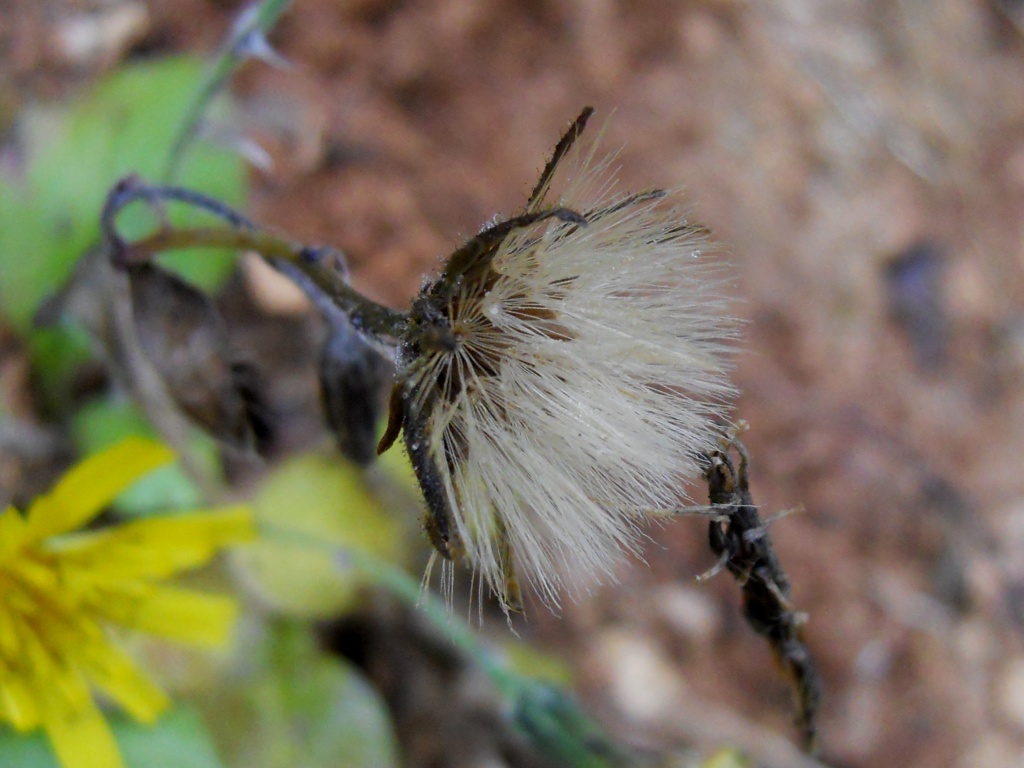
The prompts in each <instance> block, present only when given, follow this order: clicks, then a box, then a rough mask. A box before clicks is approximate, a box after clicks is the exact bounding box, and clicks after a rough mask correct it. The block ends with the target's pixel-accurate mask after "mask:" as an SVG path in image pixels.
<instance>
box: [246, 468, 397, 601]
mask: <svg viewBox="0 0 1024 768" xmlns="http://www.w3.org/2000/svg"><path fill="white" fill-rule="evenodd" d="M252 506H253V510H254V512H255V514H256V519H257V522H258V524H259V525H260V527H261V529H262V530H263V536H262V537H261V539H260V541H258V542H257V543H255V544H252V545H250V546H247V547H245V548H244V549H240V550H238V551H237V552H235V553H233V557H235V558H236V560H237V562H238V564H239V565H240V566H241V567H242V570H243V572H244V574H245V575H246V576H247V577H248V579H247V580H248V582H249V583H250V584H251V585H252V586H253V587H254V589H255V591H256V592H257V594H258V595H259V596H260V597H261V598H262V599H263V600H265V601H266V602H268V603H269V604H270V605H271V606H273V607H275V608H276V609H278V610H280V611H282V612H285V613H287V614H289V615H293V616H304V617H329V616H336V615H338V614H339V613H341V612H343V611H345V610H346V609H348V608H349V607H350V606H351V605H352V604H353V602H354V600H355V599H356V597H357V593H358V591H359V588H360V587H361V586H362V585H363V584H364V583H365V580H366V576H365V574H364V572H363V571H362V570H361V569H356V568H351V567H346V564H345V563H344V554H345V552H346V551H352V550H355V551H357V552H362V553H366V554H368V555H371V556H373V557H375V558H380V559H383V560H386V561H390V562H397V561H401V559H402V557H403V555H404V551H405V546H404V541H403V536H402V528H401V526H400V525H399V524H398V523H397V522H396V521H395V520H394V519H392V518H391V517H389V516H388V515H387V513H386V512H385V511H384V509H383V508H382V507H381V505H380V504H379V503H378V502H377V500H376V499H375V498H374V496H373V494H372V493H371V492H370V490H369V488H367V486H366V483H365V481H364V475H363V474H362V472H361V471H360V470H359V469H358V468H357V467H355V466H353V465H352V464H350V463H348V462H345V461H341V460H339V459H337V458H336V457H333V456H324V455H320V454H307V455H305V456H299V457H296V458H294V459H292V460H290V461H288V462H286V463H285V464H283V465H281V466H280V467H278V468H277V469H275V470H274V471H273V472H272V473H271V474H270V475H269V476H268V477H267V478H266V480H265V481H264V482H263V485H262V486H261V487H260V489H259V491H258V492H257V494H256V496H255V498H254V499H253V502H252Z"/></svg>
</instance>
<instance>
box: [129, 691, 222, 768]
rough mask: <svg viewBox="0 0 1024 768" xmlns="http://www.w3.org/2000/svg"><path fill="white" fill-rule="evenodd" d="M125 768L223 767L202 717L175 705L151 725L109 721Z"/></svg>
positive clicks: (197, 713) (184, 707)
mask: <svg viewBox="0 0 1024 768" xmlns="http://www.w3.org/2000/svg"><path fill="white" fill-rule="evenodd" d="M109 720H110V725H111V728H112V729H113V731H114V738H116V739H117V743H118V745H119V746H120V747H121V754H122V755H123V756H124V761H125V765H126V766H127V768H184V767H185V766H187V767H188V768H223V766H224V763H222V762H221V760H220V758H219V757H218V756H217V751H216V749H215V748H214V745H213V740H212V739H211V738H210V732H209V731H208V730H207V728H206V723H205V722H204V721H203V717H202V715H201V714H200V713H199V712H198V711H197V710H195V709H192V708H191V707H187V706H184V705H181V704H179V705H176V706H175V707H174V709H172V710H170V711H169V712H167V713H166V714H164V715H162V716H161V717H160V719H159V720H157V721H156V723H154V724H153V725H143V724H142V723H138V722H136V721H134V720H132V719H130V718H128V717H127V716H125V715H116V716H113V717H110V718H109Z"/></svg>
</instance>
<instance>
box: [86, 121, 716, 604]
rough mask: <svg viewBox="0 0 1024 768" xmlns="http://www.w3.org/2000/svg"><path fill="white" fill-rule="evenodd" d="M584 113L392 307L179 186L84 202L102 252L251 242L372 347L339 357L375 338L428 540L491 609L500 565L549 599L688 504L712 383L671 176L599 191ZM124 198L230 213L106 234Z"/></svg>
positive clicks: (702, 300)
mask: <svg viewBox="0 0 1024 768" xmlns="http://www.w3.org/2000/svg"><path fill="white" fill-rule="evenodd" d="M592 112H593V110H592V109H590V108H587V109H585V110H584V111H583V112H582V113H581V114H580V116H579V117H578V118H577V119H576V121H575V122H574V123H573V124H572V126H571V127H570V129H569V131H568V132H567V133H566V134H565V135H564V136H563V137H562V139H561V141H559V142H558V144H557V146H556V147H555V151H554V153H553V155H552V157H551V159H550V161H549V162H548V163H547V165H546V166H545V168H544V171H543V173H542V174H541V178H540V180H539V181H538V183H537V185H536V186H535V187H534V189H533V191H532V193H531V194H530V196H529V198H528V199H527V203H526V206H525V207H524V209H523V211H522V213H520V214H518V215H516V216H513V217H511V218H508V219H506V220H499V221H497V222H496V223H494V224H492V225H490V226H488V227H486V228H485V229H484V230H482V231H481V232H480V233H478V234H477V235H476V236H474V237H472V238H471V239H470V240H469V241H468V242H467V243H466V244H465V245H463V246H462V247H461V248H459V249H458V250H456V251H455V252H454V253H453V254H452V255H451V256H450V257H449V258H448V260H447V261H446V263H445V265H444V266H443V268H442V269H441V272H440V274H439V275H438V276H437V277H436V278H435V279H432V280H430V281H428V282H427V284H426V285H425V287H424V288H423V290H422V291H421V292H420V294H419V295H418V296H417V297H416V298H415V299H414V300H413V302H412V306H411V308H410V310H409V311H408V312H398V311H395V310H392V309H389V308H387V307H383V306H381V305H379V304H376V303H374V302H372V301H370V300H369V299H367V298H366V297H365V296H362V295H361V294H359V293H358V292H357V291H355V290H354V289H353V288H352V287H351V286H350V285H349V283H348V271H347V266H346V263H345V259H344V256H343V255H342V254H340V253H339V252H337V251H334V250H332V249H330V248H321V247H310V246H305V245H302V244H300V243H296V242H294V241H291V240H287V239H285V238H282V237H279V236H277V235H273V234H271V233H268V232H267V230H265V229H263V228H261V227H260V226H259V225H257V224H256V223H254V222H252V221H250V220H249V219H247V218H246V217H245V216H244V215H243V214H241V213H239V212H237V211H233V210H231V209H229V208H227V207H226V206H224V205H223V204H221V203H219V202H218V201H216V200H213V199H211V198H208V197H206V196H204V195H202V194H199V193H196V192H194V191H191V190H187V189H183V188H179V187H155V186H148V185H145V184H143V183H142V182H141V181H140V180H139V179H136V178H128V179H125V180H123V181H122V182H121V183H119V184H118V186H117V187H115V188H114V190H112V192H111V194H110V196H109V197H108V200H107V205H106V206H105V208H104V213H103V230H104V234H105V238H106V240H107V243H108V245H109V252H110V255H111V259H112V261H113V263H114V264H115V265H116V266H120V267H128V266H131V265H133V264H140V263H149V262H150V261H151V259H152V256H153V255H155V254H156V253H159V252H161V251H163V250H169V249H173V248H178V247H190V246H198V245H221V246H224V245H226V246H231V247H235V248H244V249H251V250H255V251H257V252H259V253H261V254H262V255H263V256H264V257H265V258H266V259H267V260H268V261H269V262H270V263H271V264H272V265H274V266H275V267H277V268H278V269H279V270H281V271H282V272H284V273H285V274H286V275H287V276H288V277H290V278H291V279H292V280H294V281H295V282H296V283H297V284H298V285H299V286H300V287H302V289H303V290H305V291H306V292H307V293H308V294H310V296H311V297H312V298H313V299H314V304H315V305H316V306H317V307H318V308H319V309H320V311H321V313H323V314H324V316H325V318H326V319H327V320H328V321H329V323H330V324H331V325H332V327H337V326H338V321H339V317H336V315H339V313H340V314H341V315H343V316H344V320H345V323H344V324H347V323H350V324H351V327H352V329H354V331H355V333H351V334H347V336H345V337H346V338H348V337H350V338H352V339H354V340H356V341H360V340H362V341H369V342H371V343H372V345H375V347H376V348H374V346H371V345H366V344H363V346H362V347H361V348H360V349H359V350H356V349H355V347H354V346H353V347H352V349H349V350H348V351H347V352H346V350H344V349H343V350H341V358H344V359H345V360H347V359H348V352H352V353H353V354H355V353H356V352H357V351H358V354H359V355H371V354H373V355H379V354H381V350H383V351H384V352H385V353H387V354H390V355H392V356H394V358H395V361H396V363H397V365H396V373H395V384H394V387H393V391H392V397H391V406H390V418H389V420H388V426H387V430H386V432H385V434H384V436H383V437H382V439H381V440H380V443H379V446H378V450H379V451H384V450H386V449H387V448H388V447H390V446H391V445H392V444H393V443H394V442H395V441H396V440H397V438H398V437H399V436H400V435H401V436H403V437H404V442H405V446H406V449H407V451H408V453H409V456H410V458H411V460H412V464H413V467H414V468H415V471H416V475H417V477H418V479H419V483H420V486H421V488H422V490H423V495H424V498H425V499H426V503H427V507H428V512H427V518H426V524H425V527H426V530H427V533H428V535H429V537H430V540H431V542H432V543H433V545H434V547H435V549H436V550H437V553H438V554H439V555H440V556H441V557H442V558H444V559H445V560H447V561H452V562H457V561H463V562H466V563H468V564H469V565H470V566H472V567H473V568H474V570H475V572H476V573H477V574H479V577H480V579H481V583H483V584H486V585H487V587H489V588H490V589H491V590H492V591H493V592H494V593H495V594H496V595H497V596H498V599H499V600H500V602H501V604H502V606H503V607H504V608H506V609H515V608H518V606H519V605H520V586H519V584H520V580H522V581H525V582H528V583H529V584H531V585H532V586H533V587H534V588H535V589H536V590H537V592H538V593H539V594H540V596H541V597H542V599H543V600H545V601H546V602H548V603H549V604H556V603H557V602H558V600H559V597H560V594H561V593H562V591H563V590H567V591H568V592H569V593H570V594H579V593H580V592H581V591H582V590H585V589H586V587H587V585H588V584H589V583H592V582H594V581H595V580H601V579H602V578H604V579H607V578H610V577H613V575H614V569H615V566H616V563H617V561H618V560H619V559H620V558H621V557H622V555H623V553H625V552H630V551H633V550H635V549H636V547H637V542H638V541H639V539H640V535H641V534H640V524H641V523H642V521H643V520H644V519H645V518H646V517H647V513H648V512H651V511H657V512H660V513H664V512H665V511H666V510H678V509H679V508H680V507H681V506H684V505H685V504H686V503H687V500H686V499H685V497H684V496H683V491H682V489H683V488H684V487H685V484H686V482H687V481H688V480H692V479H696V478H699V476H700V474H701V469H702V465H701V459H702V457H706V456H707V455H708V454H709V453H710V452H711V451H713V450H715V449H716V446H717V439H718V437H719V436H720V434H721V425H722V422H723V420H724V412H725V404H726V402H727V401H728V399H729V397H730V396H731V394H732V388H731V386H730V384H729V381H728V376H727V365H726V358H727V351H728V350H727V347H728V344H729V341H730V340H731V338H732V337H733V336H734V334H735V323H734V321H733V320H732V319H730V317H729V314H728V311H727V306H726V304H727V302H726V300H725V298H724V292H723V290H722V287H723V286H722V282H723V281H722V277H721V265H720V264H716V263H715V262H714V261H713V260H710V259H709V258H708V255H709V249H710V244H709V242H708V240H707V232H706V230H705V229H704V228H702V227H700V226H697V225H694V224H690V223H689V222H688V221H687V220H686V218H685V216H684V215H683V213H682V212H681V210H680V207H679V194H678V192H672V191H663V190H648V191H645V192H640V193H637V194H616V192H615V191H614V172H613V169H612V159H607V158H605V159H601V158H599V157H598V156H597V150H596V146H595V147H592V148H590V149H581V148H580V145H579V144H578V143H577V139H578V138H579V136H580V134H581V133H582V131H583V128H584V126H585V125H586V122H587V120H588V119H589V117H590V115H591V113H592ZM137 200H143V201H146V202H147V203H149V204H150V205H154V206H162V205H164V204H166V203H167V202H171V201H176V202H180V203H185V204H188V205H192V206H196V207H200V208H203V209H205V210H206V211H208V212H210V213H212V214H214V215H215V216H219V217H220V218H221V219H223V220H225V221H226V222H227V223H228V224H229V225H230V226H229V227H228V228H223V227H222V228H215V227H214V228H210V227H206V228H195V229H191V230H190V229H180V228H174V227H167V228H164V229H162V230H159V231H157V232H156V233H155V234H153V235H151V236H149V237H148V238H145V239H143V240H138V241H135V242H132V243H127V242H125V241H124V240H122V239H121V238H120V236H119V235H118V233H117V229H116V226H115V218H116V215H117V213H118V212H119V211H120V210H122V209H123V208H124V207H126V206H127V205H128V204H130V203H132V202H133V201H137ZM128 272H129V279H131V274H132V273H131V270H128ZM333 338H335V339H336V338H338V335H337V334H335V335H334V337H333ZM362 341H360V343H362ZM327 352H329V353H330V354H329V355H328V358H330V356H331V355H333V356H334V358H338V355H339V351H338V350H337V349H334V348H332V349H331V350H327ZM339 359H340V358H339ZM365 368H366V369H367V370H371V369H372V370H378V369H379V366H365ZM361 369H362V367H360V366H352V365H348V364H345V365H326V366H323V367H322V370H321V384H322V389H323V391H324V395H325V397H324V399H325V402H326V403H327V404H328V412H329V413H332V414H335V416H336V417H335V418H332V419H331V425H332V429H334V431H335V433H336V434H337V435H338V438H339V445H340V446H341V447H342V448H343V450H344V451H345V453H346V455H351V456H363V455H365V453H366V451H367V450H368V449H369V447H368V446H366V445H364V443H365V436H364V434H369V431H368V430H362V429H356V428H353V425H352V423H351V422H352V418H350V417H353V416H358V415H359V414H371V415H372V414H374V413H376V408H375V406H374V404H373V402H372V396H371V394H370V393H369V389H367V388H366V387H362V388H355V389H356V390H358V391H359V392H362V394H360V395H359V398H360V399H361V400H365V401H366V402H360V403H336V402H334V401H335V400H336V399H337V393H339V392H353V391H355V390H354V389H353V387H351V386H342V385H345V384H346V383H350V382H347V380H346V381H339V382H332V381H328V380H327V379H329V378H330V377H331V376H332V375H334V374H332V371H340V373H339V374H338V375H340V376H342V377H348V376H351V375H352V372H353V371H359V370H361ZM381 370H383V369H381ZM364 390H365V391H364ZM335 406H337V407H335ZM335 412H337V413H335ZM339 414H340V415H339ZM360 418H361V417H360ZM356 420H358V419H356ZM356 426H358V425H356Z"/></svg>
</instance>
